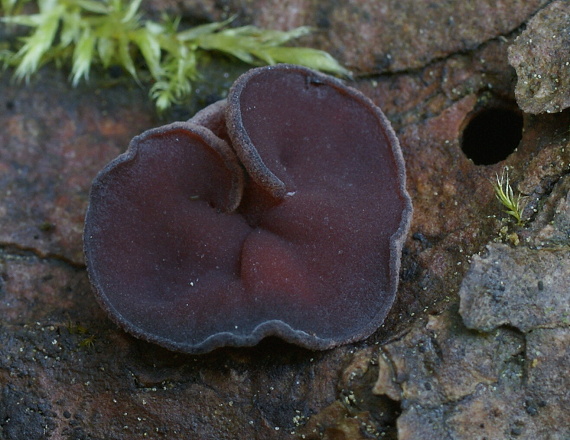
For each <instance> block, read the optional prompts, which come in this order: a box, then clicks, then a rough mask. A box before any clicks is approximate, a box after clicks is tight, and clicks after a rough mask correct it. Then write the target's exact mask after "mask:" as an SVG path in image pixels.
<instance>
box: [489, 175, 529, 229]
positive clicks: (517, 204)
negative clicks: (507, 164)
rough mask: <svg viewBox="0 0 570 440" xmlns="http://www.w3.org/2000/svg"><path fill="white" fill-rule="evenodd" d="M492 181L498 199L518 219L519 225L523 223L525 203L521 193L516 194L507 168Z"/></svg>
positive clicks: (506, 210)
mask: <svg viewBox="0 0 570 440" xmlns="http://www.w3.org/2000/svg"><path fill="white" fill-rule="evenodd" d="M491 183H492V185H493V189H494V191H495V197H497V200H499V202H501V204H502V205H503V206H504V207H505V208H506V209H505V212H506V213H507V214H509V215H510V216H512V217H514V218H515V219H516V221H517V225H519V226H520V225H522V224H523V218H522V214H523V210H524V203H523V200H522V198H521V195H520V194H518V195H516V196H515V195H514V192H513V188H512V186H511V184H510V182H509V173H508V171H507V169H506V168H505V169H504V170H503V173H502V174H501V176H500V177H499V175H498V174H497V179H496V181H495V182H491Z"/></svg>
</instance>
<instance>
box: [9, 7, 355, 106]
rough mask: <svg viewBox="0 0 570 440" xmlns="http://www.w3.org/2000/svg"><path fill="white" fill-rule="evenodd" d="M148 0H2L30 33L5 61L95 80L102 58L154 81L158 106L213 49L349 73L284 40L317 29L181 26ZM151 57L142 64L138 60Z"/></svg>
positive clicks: (29, 70) (25, 75)
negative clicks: (28, 9) (25, 7)
mask: <svg viewBox="0 0 570 440" xmlns="http://www.w3.org/2000/svg"><path fill="white" fill-rule="evenodd" d="M141 1H142V0H133V1H131V2H128V1H126V0H101V1H96V0H37V2H34V3H36V4H37V10H38V12H37V13H35V14H31V15H26V14H18V15H14V14H13V12H14V11H15V10H17V9H18V7H19V6H21V5H22V4H23V3H24V2H25V0H1V2H2V3H1V6H2V10H1V11H2V12H3V14H4V17H1V18H0V20H2V21H3V22H4V23H7V24H14V25H19V26H24V27H26V28H28V29H29V33H28V34H27V35H26V36H24V37H23V38H22V39H21V40H19V43H18V44H17V45H16V47H15V48H11V49H8V50H3V51H0V60H1V61H3V62H4V64H5V65H6V66H13V67H15V77H16V78H18V79H20V80H21V79H26V80H27V79H29V78H30V76H31V75H33V74H35V73H36V72H37V71H38V69H39V68H40V67H41V66H42V65H44V64H46V63H55V64H56V65H57V66H70V68H71V74H70V81H71V82H72V84H73V85H77V84H78V83H79V82H80V81H81V80H84V79H88V78H89V73H90V71H91V68H92V67H93V66H95V65H99V66H102V67H104V68H107V67H109V66H114V65H119V66H121V67H122V68H123V69H125V70H126V71H127V72H128V73H129V74H130V75H131V76H132V77H133V78H134V79H135V80H136V81H137V82H138V81H139V80H140V78H141V77H142V76H143V75H144V76H145V79H146V78H147V77H149V78H148V79H149V80H150V81H151V82H152V83H153V85H152V87H151V89H150V96H151V98H152V99H153V100H154V101H155V103H156V107H157V109H158V110H159V111H163V110H165V109H167V108H168V107H170V106H171V105H172V104H174V103H177V102H180V101H181V100H183V99H184V98H186V97H187V96H188V95H189V94H190V93H191V92H192V84H193V82H194V81H195V80H196V79H198V78H199V75H200V62H201V61H202V59H203V57H204V55H205V54H207V53H220V54H225V55H228V56H231V57H234V58H237V59H239V60H241V61H243V62H246V63H248V64H252V65H262V64H275V63H291V64H301V65H304V66H307V67H310V68H313V69H317V70H321V71H325V72H329V73H333V74H338V75H348V74H349V72H348V71H347V70H346V69H344V68H343V67H342V66H341V65H340V64H339V63H338V62H337V61H336V60H335V59H334V58H333V57H331V56H330V55H329V54H328V53H326V52H323V51H320V50H316V49H311V48H303V47H285V46H284V44H286V43H288V42H289V41H291V40H294V39H296V38H299V37H301V36H303V35H306V34H307V33H309V32H310V29H309V28H307V27H300V28H296V29H293V30H291V31H286V32H284V31H274V30H267V29H260V28H257V27H255V26H242V27H236V28H232V27H230V24H231V22H232V20H233V19H232V18H230V19H229V20H226V21H223V22H219V23H209V24H205V25H202V26H197V27H193V28H190V29H186V30H179V25H180V20H179V19H173V20H172V19H167V18H164V19H163V20H161V21H160V22H155V21H150V20H145V19H143V18H142V15H141V13H140V12H139V7H140V4H141ZM140 59H142V60H144V63H143V64H144V66H143V67H140V66H139V63H138V62H137V60H140Z"/></svg>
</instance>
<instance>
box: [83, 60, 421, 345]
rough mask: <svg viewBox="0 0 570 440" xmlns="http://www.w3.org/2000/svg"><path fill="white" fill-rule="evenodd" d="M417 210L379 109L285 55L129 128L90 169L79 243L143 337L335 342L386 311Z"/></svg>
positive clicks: (113, 307)
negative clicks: (163, 118) (180, 115)
mask: <svg viewBox="0 0 570 440" xmlns="http://www.w3.org/2000/svg"><path fill="white" fill-rule="evenodd" d="M411 213H412V207H411V201H410V198H409V196H408V194H407V192H406V189H405V170H404V162H403V158H402V154H401V151H400V147H399V144H398V141H397V139H396V136H395V135H394V132H393V130H392V128H391V126H390V124H389V122H388V120H387V119H386V118H385V116H384V115H383V114H382V112H381V111H380V109H378V108H377V107H376V106H375V105H374V104H373V103H372V102H371V101H370V100H369V99H368V98H366V97H365V96H364V95H362V94H361V93H360V92H358V91H356V90H354V89H352V88H350V87H346V86H345V85H343V84H342V83H341V82H340V81H338V80H336V79H333V78H330V77H328V76H325V75H322V74H319V73H317V72H314V71H312V70H309V69H306V68H303V67H298V66H290V65H277V66H272V67H263V68H258V69H253V70H251V71H249V72H248V73H246V74H244V75H242V76H241V77H240V78H239V79H238V80H237V81H236V83H235V84H234V85H233V87H232V88H231V90H230V93H229V96H228V99H227V100H225V101H220V102H219V103H216V104H213V105H212V106H210V107H208V108H206V109H204V110H202V111H201V112H199V113H198V114H196V116H195V117H194V118H192V119H191V120H190V121H188V122H178V123H174V124H170V125H166V126H164V127H161V128H157V129H153V130H149V131H147V132H145V133H143V134H142V135H140V136H137V137H135V138H134V139H133V141H132V142H131V144H130V146H129V149H128V150H127V151H126V153H124V154H122V155H121V156H119V157H118V158H116V159H115V160H114V161H112V162H111V163H110V164H108V165H107V166H106V167H105V168H104V169H103V170H102V171H101V172H100V173H99V175H98V176H97V177H96V179H95V181H94V183H93V187H92V190H91V195H90V203H89V208H88V210H87V216H86V221H85V236H84V242H85V255H86V261H87V268H88V273H89V277H90V280H91V283H92V285H93V287H94V289H95V291H96V293H97V297H98V299H99V302H100V303H101V304H102V305H103V307H104V308H105V309H106V311H107V312H108V314H109V316H110V317H111V318H112V319H113V320H114V321H115V322H117V323H118V324H119V325H120V326H122V327H123V328H124V329H125V330H126V331H128V332H130V333H131V334H133V335H135V336H137V337H140V338H142V339H145V340H148V341H151V342H154V343H157V344H160V345H162V346H164V347H167V348H169V349H172V350H177V351H182V352H187V353H202V352H207V351H210V350H213V349H215V348H217V347H221V346H251V345H255V344H256V343H258V342H259V341H260V340H261V339H262V338H265V337H267V336H277V337H280V338H282V339H284V340H286V341H288V342H291V343H294V344H298V345H301V346H303V347H307V348H309V349H327V348H330V347H334V346H337V345H340V344H345V343H348V342H352V341H357V340H361V339H363V338H366V337H367V336H369V335H370V334H371V333H372V332H374V330H375V329H377V328H378V327H379V326H380V325H381V324H382V322H383V321H384V319H385V317H386V315H387V313H388V311H389V310H390V307H391V305H392V303H393V301H394V298H395V295H396V290H397V284H398V272H399V267H400V256H401V248H402V244H403V241H404V239H405V236H406V233H407V231H408V227H409V223H410V218H411Z"/></svg>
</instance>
